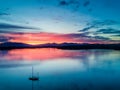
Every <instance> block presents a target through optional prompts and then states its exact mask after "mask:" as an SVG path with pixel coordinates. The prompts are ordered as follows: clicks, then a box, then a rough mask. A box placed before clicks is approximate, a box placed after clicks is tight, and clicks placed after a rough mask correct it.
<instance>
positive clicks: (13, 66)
mask: <svg viewBox="0 0 120 90" xmlns="http://www.w3.org/2000/svg"><path fill="white" fill-rule="evenodd" d="M32 66H33V67H34V76H39V78H40V80H39V81H34V82H32V81H29V79H28V78H29V77H30V76H31V72H32V71H31V68H32ZM32 86H33V87H32ZM0 90H120V51H115V50H76V51H75V50H59V49H20V50H10V51H0Z"/></svg>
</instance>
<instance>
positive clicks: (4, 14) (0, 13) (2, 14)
mask: <svg viewBox="0 0 120 90" xmlns="http://www.w3.org/2000/svg"><path fill="white" fill-rule="evenodd" d="M7 15H10V14H9V13H4V12H0V16H7Z"/></svg>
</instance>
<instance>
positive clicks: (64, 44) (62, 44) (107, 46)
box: [0, 42, 120, 50]
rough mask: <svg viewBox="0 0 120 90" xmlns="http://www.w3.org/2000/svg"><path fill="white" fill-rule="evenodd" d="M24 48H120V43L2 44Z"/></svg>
mask: <svg viewBox="0 0 120 90" xmlns="http://www.w3.org/2000/svg"><path fill="white" fill-rule="evenodd" d="M22 48H58V49H68V50H79V49H114V50H120V44H78V43H61V44H56V43H46V44H40V45H29V44H24V43H16V42H6V43H2V44H0V50H4V49H6V50H9V49H22Z"/></svg>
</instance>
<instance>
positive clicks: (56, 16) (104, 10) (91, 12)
mask: <svg viewBox="0 0 120 90" xmlns="http://www.w3.org/2000/svg"><path fill="white" fill-rule="evenodd" d="M119 3H120V0H0V33H2V35H3V33H14V32H22V33H40V32H46V33H57V34H58V33H61V34H73V33H75V34H76V33H77V34H80V35H84V37H86V36H87V37H93V39H104V40H105V38H106V40H112V41H115V42H119V40H120V12H119V10H120V5H119Z"/></svg>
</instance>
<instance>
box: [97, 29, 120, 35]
mask: <svg viewBox="0 0 120 90" xmlns="http://www.w3.org/2000/svg"><path fill="white" fill-rule="evenodd" d="M97 32H98V33H103V34H120V30H117V29H112V28H107V29H100V30H98V31H97Z"/></svg>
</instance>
